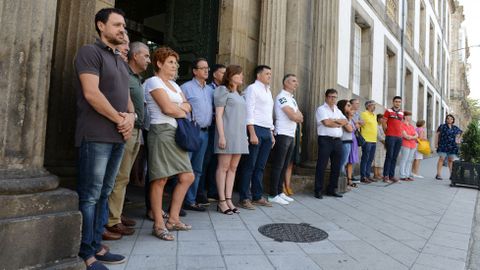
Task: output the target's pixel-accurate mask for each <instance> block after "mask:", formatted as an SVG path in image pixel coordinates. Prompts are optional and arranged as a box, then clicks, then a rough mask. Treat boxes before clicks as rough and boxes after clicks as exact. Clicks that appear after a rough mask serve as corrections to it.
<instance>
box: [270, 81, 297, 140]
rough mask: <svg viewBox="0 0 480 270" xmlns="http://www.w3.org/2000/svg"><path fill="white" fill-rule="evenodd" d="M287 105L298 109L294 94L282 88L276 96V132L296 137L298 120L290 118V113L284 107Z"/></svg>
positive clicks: (295, 109) (295, 110)
mask: <svg viewBox="0 0 480 270" xmlns="http://www.w3.org/2000/svg"><path fill="white" fill-rule="evenodd" d="M287 106H288V107H290V108H292V110H293V111H294V112H297V111H298V105H297V101H296V100H295V98H294V97H293V94H292V93H290V92H288V91H286V90H281V91H280V93H279V94H278V95H277V96H276V97H275V105H274V108H275V134H277V135H285V136H289V137H293V138H295V130H296V129H297V122H295V121H292V120H291V119H290V118H288V115H287V114H286V113H285V112H284V111H283V108H285V107H287Z"/></svg>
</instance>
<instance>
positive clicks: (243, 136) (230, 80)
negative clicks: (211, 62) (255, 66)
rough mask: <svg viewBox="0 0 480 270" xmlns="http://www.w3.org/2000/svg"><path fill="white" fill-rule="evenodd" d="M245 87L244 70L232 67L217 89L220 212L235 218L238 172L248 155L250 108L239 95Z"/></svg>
mask: <svg viewBox="0 0 480 270" xmlns="http://www.w3.org/2000/svg"><path fill="white" fill-rule="evenodd" d="M242 83H243V71H242V67H240V66H238V65H230V66H228V67H227V70H226V72H225V75H224V76H223V82H222V85H221V86H219V87H217V88H216V89H215V92H214V94H213V99H214V103H215V121H216V124H217V130H216V133H215V144H214V145H215V154H218V167H217V173H216V179H217V188H218V199H219V200H218V206H217V211H219V212H221V213H223V214H226V215H231V214H233V213H240V211H238V209H237V208H236V207H235V205H234V204H233V203H232V192H233V183H234V181H235V172H236V171H237V166H238V162H239V161H240V157H241V156H242V154H248V138H247V130H246V124H245V121H246V120H245V119H246V114H247V112H246V105H245V100H244V99H243V97H241V96H240V94H239V89H238V88H239V86H240V85H241V84H242Z"/></svg>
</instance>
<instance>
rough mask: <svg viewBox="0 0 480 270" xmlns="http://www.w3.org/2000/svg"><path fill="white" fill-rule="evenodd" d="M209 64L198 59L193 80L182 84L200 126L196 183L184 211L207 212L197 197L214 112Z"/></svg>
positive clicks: (195, 156)
mask: <svg viewBox="0 0 480 270" xmlns="http://www.w3.org/2000/svg"><path fill="white" fill-rule="evenodd" d="M209 70H210V68H209V67H208V62H207V60H206V59H205V58H198V59H196V60H195V61H193V65H192V73H193V78H192V80H190V81H188V82H186V83H184V84H182V86H180V87H181V88H182V91H183V93H184V94H185V97H186V98H187V100H188V102H189V103H190V105H191V106H192V114H193V115H192V116H193V118H194V119H195V121H196V122H197V124H198V125H199V126H200V141H201V144H200V148H199V149H198V150H197V151H195V152H191V153H190V161H191V163H192V168H193V172H194V173H195V181H194V182H193V184H192V185H191V186H190V188H189V189H188V191H187V194H186V195H185V200H184V205H183V209H185V210H193V211H201V212H203V211H205V207H203V206H201V205H199V204H198V203H197V202H196V201H195V198H196V196H197V189H198V183H199V182H200V177H201V176H202V173H203V158H204V157H205V151H206V150H207V145H208V127H209V126H210V125H211V124H212V118H213V117H212V116H213V115H212V111H213V89H212V87H211V86H210V85H207V78H208V71H209Z"/></svg>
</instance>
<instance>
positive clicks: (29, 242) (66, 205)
mask: <svg viewBox="0 0 480 270" xmlns="http://www.w3.org/2000/svg"><path fill="white" fill-rule="evenodd" d="M35 181H40V183H38V184H36V183H34V182H35ZM14 183H17V184H18V186H17V187H14V186H13V184H14ZM4 184H5V185H4ZM57 185H58V179H56V177H55V176H54V175H42V176H40V177H31V178H17V179H0V186H1V188H0V191H1V192H2V193H0V205H1V207H0V242H1V243H2V246H3V247H4V248H3V249H2V251H1V252H0V262H1V263H0V268H1V269H23V268H29V269H43V268H48V269H84V268H85V265H84V263H83V261H82V260H81V259H80V258H78V257H77V254H78V250H79V248H80V240H81V227H82V216H81V213H80V212H79V211H78V196H77V194H76V193H75V192H73V191H71V190H68V189H55V188H53V189H51V190H46V191H40V192H35V193H33V192H31V190H38V189H44V188H46V187H50V188H52V187H56V186H57ZM6 186H8V188H5V187H6ZM12 187H13V188H12ZM22 187H25V188H24V189H22ZM6 191H8V193H9V194H5V193H7V192H6ZM13 191H15V192H17V194H12V193H13Z"/></svg>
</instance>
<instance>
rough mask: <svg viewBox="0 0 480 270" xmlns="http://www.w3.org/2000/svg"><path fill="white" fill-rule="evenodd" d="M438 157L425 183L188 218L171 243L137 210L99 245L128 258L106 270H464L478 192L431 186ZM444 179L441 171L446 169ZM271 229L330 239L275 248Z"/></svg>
mask: <svg viewBox="0 0 480 270" xmlns="http://www.w3.org/2000/svg"><path fill="white" fill-rule="evenodd" d="M436 161H437V159H436V158H430V159H427V160H424V161H423V163H422V169H421V172H422V174H423V175H424V176H426V178H425V179H417V180H416V181H414V182H402V183H400V184H392V185H384V184H383V183H373V184H369V185H363V184H362V185H360V186H359V188H357V189H354V190H353V191H351V192H348V193H347V194H345V196H344V198H341V199H336V198H331V197H324V199H323V200H318V199H315V198H314V197H313V196H311V194H298V195H294V198H295V199H296V202H293V203H291V204H290V205H287V206H280V205H274V207H272V208H265V207H260V208H257V210H255V211H249V210H244V209H241V213H240V214H239V215H232V216H227V215H223V214H221V213H218V212H216V211H214V210H215V206H216V205H214V204H212V205H211V206H210V209H209V211H208V212H205V213H198V212H192V211H188V215H187V217H185V218H183V221H184V222H186V223H189V224H191V225H192V226H193V230H192V231H189V232H179V233H178V234H175V236H176V240H175V241H174V242H166V241H162V240H158V239H156V238H155V237H153V236H152V235H151V228H152V222H151V221H148V220H144V219H143V218H142V217H143V215H144V210H143V208H140V207H136V208H135V207H129V208H128V212H129V214H130V215H135V216H137V217H138V218H137V221H138V223H139V225H138V228H137V232H136V233H135V234H134V235H132V236H127V237H124V238H123V239H122V240H120V241H110V242H105V243H106V244H107V245H109V246H110V248H111V250H112V251H113V252H119V253H121V254H123V255H126V256H127V257H128V261H127V263H125V264H122V265H115V266H109V268H110V269H242V270H243V269H248V270H250V269H261V270H266V269H296V270H300V269H302V270H303V269H349V270H350V269H382V270H383V269H415V270H420V269H422V270H423V269H448V270H455V269H459V270H460V269H465V263H466V260H467V249H468V246H469V239H470V233H471V227H472V219H473V214H474V209H475V203H476V198H477V190H476V189H468V188H451V187H449V183H450V182H449V181H448V180H443V181H437V180H434V179H433V177H434V175H435V168H436ZM444 174H445V175H444V176H445V178H446V176H447V170H446V168H444ZM273 222H289V223H301V222H305V223H309V224H311V225H313V226H316V227H318V228H320V229H323V230H325V231H327V232H328V234H329V237H328V239H326V240H324V241H320V242H315V243H307V244H304V243H298V244H297V243H291V242H275V241H273V240H272V239H269V238H267V237H264V236H263V235H261V234H260V233H259V232H258V227H259V226H261V225H264V224H267V223H273Z"/></svg>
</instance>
